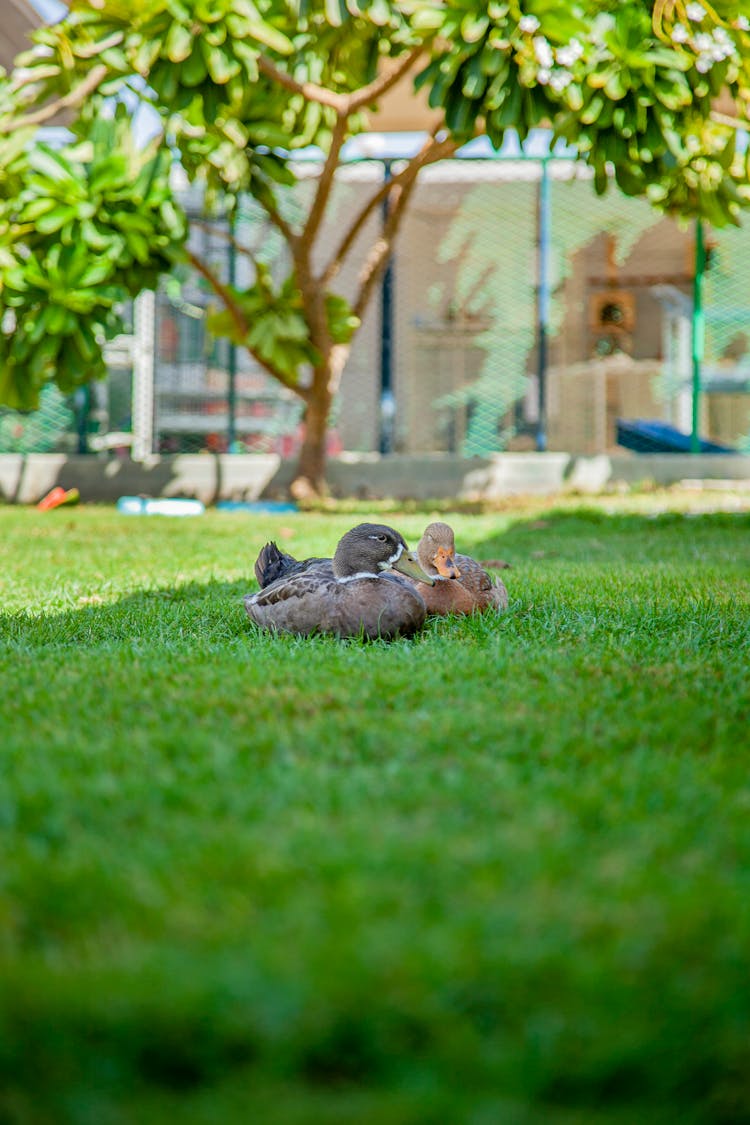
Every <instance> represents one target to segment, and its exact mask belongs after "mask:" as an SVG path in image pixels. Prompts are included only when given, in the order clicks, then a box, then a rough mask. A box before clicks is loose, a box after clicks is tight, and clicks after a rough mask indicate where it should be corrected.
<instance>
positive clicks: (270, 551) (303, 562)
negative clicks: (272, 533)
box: [254, 540, 331, 590]
mask: <svg viewBox="0 0 750 1125" xmlns="http://www.w3.org/2000/svg"><path fill="white" fill-rule="evenodd" d="M320 563H328V564H329V565H330V564H331V560H330V559H317V558H311V559H295V557H294V555H288V554H287V553H286V552H285V551H282V550H281V549H280V548H279V547H278V546H277V545H276V543H274V542H273V540H272V541H271V542H270V543H266V545H265V547H262V548H261V551H260V554H259V555H258V557H257V559H256V560H255V567H254V569H255V577H256V578H257V580H258V585H259V586H260V588H261V590H262V589H264V588H265V587H266V586H270V585H271V583H273V582H278V580H279V579H280V578H288V577H290V575H292V574H298V573H301V572H303V571H305V570H309V569H311V568H312V567H316V566H318V565H319V564H320Z"/></svg>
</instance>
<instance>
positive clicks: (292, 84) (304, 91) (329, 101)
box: [258, 55, 347, 113]
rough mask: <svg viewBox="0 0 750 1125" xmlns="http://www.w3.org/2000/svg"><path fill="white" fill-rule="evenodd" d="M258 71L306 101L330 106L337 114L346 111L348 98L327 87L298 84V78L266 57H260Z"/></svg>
mask: <svg viewBox="0 0 750 1125" xmlns="http://www.w3.org/2000/svg"><path fill="white" fill-rule="evenodd" d="M258 70H259V71H260V73H261V74H265V76H266V78H271V79H273V81H274V82H278V83H279V84H280V85H281V86H284V87H286V89H287V90H291V92H292V93H293V94H301V95H302V97H303V98H305V100H306V101H310V102H318V103H319V104H320V105H327V106H330V108H331V109H335V110H336V112H337V113H344V112H345V111H346V103H347V98H346V96H345V95H342V94H337V93H336V92H335V91H334V90H327V89H326V88H325V86H318V85H316V83H315V82H298V81H297V79H296V78H294V77H293V76H292V75H291V74H288V73H287V72H286V71H285V70H282V69H281V67H279V66H276V63H274V62H271V60H270V59H269V58H267V57H266V56H265V55H259V56H258Z"/></svg>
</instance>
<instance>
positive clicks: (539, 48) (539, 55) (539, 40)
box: [534, 35, 555, 69]
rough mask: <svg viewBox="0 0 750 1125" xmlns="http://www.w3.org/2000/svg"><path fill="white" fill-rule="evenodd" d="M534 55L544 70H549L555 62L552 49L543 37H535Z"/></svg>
mask: <svg viewBox="0 0 750 1125" xmlns="http://www.w3.org/2000/svg"><path fill="white" fill-rule="evenodd" d="M534 54H535V55H536V60H537V62H538V63H539V65H540V66H543V67H545V68H546V69H549V68H550V67H551V66H552V64H553V63H554V61H555V59H554V56H553V54H552V48H551V47H550V45H549V43H548V42H547V40H546V39H545V38H544V36H543V35H537V36H536V38H535V39H534Z"/></svg>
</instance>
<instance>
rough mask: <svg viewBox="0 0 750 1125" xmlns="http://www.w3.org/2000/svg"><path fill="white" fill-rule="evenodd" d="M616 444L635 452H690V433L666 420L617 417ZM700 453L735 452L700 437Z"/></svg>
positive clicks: (728, 447)
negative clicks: (626, 419)
mask: <svg viewBox="0 0 750 1125" xmlns="http://www.w3.org/2000/svg"><path fill="white" fill-rule="evenodd" d="M617 444H618V445H622V446H624V447H625V449H632V450H634V451H635V452H636V453H692V449H691V439H690V434H684V433H683V432H682V430H678V429H676V428H675V427H674V426H670V425H668V424H667V423H666V422H658V421H650V420H648V419H643V418H635V419H633V421H632V422H625V421H623V419H622V418H618V419H617ZM700 452H701V453H736V452H737V450H736V449H732V448H731V447H730V446H728V445H718V444H717V443H716V442H714V441H706V439H705V438H701V441H700Z"/></svg>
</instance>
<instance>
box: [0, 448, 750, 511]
mask: <svg viewBox="0 0 750 1125" xmlns="http://www.w3.org/2000/svg"><path fill="white" fill-rule="evenodd" d="M293 472H294V464H293V463H292V462H289V461H282V460H281V458H279V457H277V456H275V455H265V454H255V455H249V456H247V455H235V456H231V455H227V454H221V455H215V456H214V455H210V454H176V455H174V456H165V457H154V458H152V459H151V460H149V461H148V462H145V463H140V462H135V461H129V460H121V459H119V458H117V457H100V456H89V457H80V456H68V455H65V454H56V453H33V454H27V455H23V454H15V453H4V454H0V500H4V501H5V502H7V503H18V504H34V503H36V502H37V501H38V500H40V499H41V497H42V496H45V495H46V494H47V492H49V490H50V489H51V488H54V487H56V486H58V485H60V486H61V487H63V488H66V489H67V488H78V489H79V491H80V493H81V499H82V500H83V501H84V502H85V501H98V502H102V503H113V502H114V501H115V500H117V499H118V497H120V496H125V495H130V496H138V495H145V496H194V497H196V498H197V499H199V500H202V501H203V502H204V504H213V503H216V501H217V500H233V499H243V500H258V499H261V498H264V497H265V498H279V497H282V496H283V495H284V494H285V492H286V490H287V489H288V487H289V484H290V483H291V481H292V477H293ZM685 479H690V480H722V481H727V480H731V481H747V480H750V456H746V455H740V454H722V453H718V454H716V453H714V454H711V453H700V454H651V453H645V454H614V455H612V456H607V455H602V456H595V457H579V456H574V455H572V454H569V453H498V454H495V455H493V456H491V457H486V458H479V457H477V458H463V457H457V456H453V455H451V454H424V455H421V456H418V455H410V456H407V455H405V454H394V455H391V456H388V457H381V456H380V455H379V454H377V453H362V454H355V453H347V454H342V455H341V456H340V457H336V458H333V459H332V460H331V461H330V464H329V483H330V488H331V492H332V494H333V496H335V497H339V498H343V497H351V498H359V499H363V500H378V499H390V498H393V499H395V500H440V499H450V498H459V499H462V500H498V499H502V498H505V497H507V496H515V495H528V494H534V495H542V496H545V495H554V494H555V493H559V492H563V491H578V492H584V493H585V492H589V493H594V492H601V491H602V490H603V489H606V488H610V487H615V486H617V485H618V484H627V485H634V484H640V483H645V482H651V483H654V484H657V485H670V484H676V483H678V482H679V481H681V480H685Z"/></svg>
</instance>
